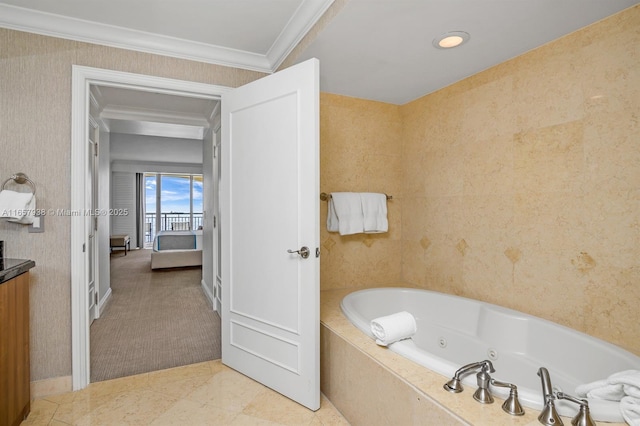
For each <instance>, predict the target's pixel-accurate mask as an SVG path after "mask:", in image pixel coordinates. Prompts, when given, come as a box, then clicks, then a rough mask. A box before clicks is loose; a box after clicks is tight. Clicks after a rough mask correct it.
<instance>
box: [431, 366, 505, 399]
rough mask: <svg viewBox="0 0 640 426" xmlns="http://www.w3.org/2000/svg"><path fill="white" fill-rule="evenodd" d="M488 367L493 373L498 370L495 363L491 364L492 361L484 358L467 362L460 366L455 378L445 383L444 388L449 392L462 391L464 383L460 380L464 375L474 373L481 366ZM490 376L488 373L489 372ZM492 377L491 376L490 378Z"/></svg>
mask: <svg viewBox="0 0 640 426" xmlns="http://www.w3.org/2000/svg"><path fill="white" fill-rule="evenodd" d="M483 367H486V368H487V369H488V370H489V371H490V372H491V373H494V372H495V371H496V370H495V369H494V368H493V364H491V361H489V360H488V359H487V360H484V361H480V362H473V363H471V364H467V365H464V366H462V367H460V368H459V369H458V370H457V371H456V372H455V374H454V375H453V378H452V379H451V380H449V381H448V382H447V383H445V384H444V386H443V387H444V389H445V390H446V391H448V392H451V393H460V392H462V390H463V389H464V388H463V387H462V383H460V380H461V379H462V376H465V375H467V374H469V373H472V372H474V371H476V370H478V369H479V368H483ZM478 374H479V373H478ZM487 376H488V374H487ZM489 379H490V378H489ZM478 384H479V380H478Z"/></svg>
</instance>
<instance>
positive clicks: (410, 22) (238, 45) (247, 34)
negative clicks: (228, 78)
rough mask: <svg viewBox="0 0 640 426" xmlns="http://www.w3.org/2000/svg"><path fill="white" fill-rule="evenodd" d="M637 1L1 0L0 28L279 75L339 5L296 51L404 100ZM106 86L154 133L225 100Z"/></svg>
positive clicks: (326, 75) (359, 91)
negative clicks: (451, 44)
mask: <svg viewBox="0 0 640 426" xmlns="http://www.w3.org/2000/svg"><path fill="white" fill-rule="evenodd" d="M639 3H640V0H335V2H334V0H180V1H174V2H170V1H167V0H135V1H131V0H56V1H51V0H0V27H5V28H12V29H17V30H21V31H29V32H34V33H39V34H45V35H52V36H56V37H62V38H68V39H73V40H79V41H86V42H91V43H97V44H103V45H109V46H116V47H121V48H127V49H133V50H137V51H144V52H150V53H155V54H160V55H168V56H174V57H179V58H186V59H191V60H197V61H202V62H207V63H216V64H222V65H228V66H233V67H238V68H244V69H249V70H257V71H261V72H266V73H271V72H274V71H275V70H276V69H278V67H279V66H280V65H281V64H282V62H283V61H284V59H286V58H287V56H288V55H289V53H290V52H291V51H292V50H293V49H294V47H295V46H296V45H297V44H298V43H299V42H300V40H301V39H302V38H303V37H304V36H305V35H306V34H307V33H308V32H309V30H310V29H311V28H312V27H313V26H314V25H315V24H316V23H317V22H318V20H319V19H320V18H321V17H322V15H323V14H324V13H325V11H327V9H328V8H329V7H331V6H332V4H333V8H334V10H333V11H332V15H335V16H333V17H332V18H331V20H330V21H328V23H326V25H324V24H323V25H324V26H323V28H321V29H320V31H318V32H317V34H315V33H314V34H315V36H314V38H313V39H312V40H311V42H310V43H308V45H307V46H306V47H305V48H304V49H302V51H301V52H300V53H299V54H298V56H297V57H296V58H295V61H296V62H301V61H303V60H305V59H308V58H311V57H316V58H318V59H319V60H320V89H321V91H324V92H330V93H337V94H342V95H346V96H352V97H358V98H363V99H371V100H377V101H382V102H388V103H393V104H399V105H402V104H404V103H407V102H409V101H411V100H414V99H416V98H419V97H421V96H424V95H426V94H428V93H431V92H434V91H436V90H438V89H440V88H442V87H445V86H448V85H450V84H452V83H455V82H456V81H459V80H461V79H464V78H466V77H468V76H470V75H473V74H475V73H477V72H479V71H482V70H484V69H487V68H489V67H491V66H493V65H496V64H498V63H501V62H504V61H505V60H508V59H510V58H513V57H515V56H518V55H520V54H522V53H524V52H526V51H529V50H531V49H534V48H536V47H538V46H541V45H543V44H545V43H548V42H549V41H551V40H554V39H557V38H559V37H562V36H564V35H566V34H569V33H571V32H573V31H575V30H577V29H579V28H582V27H584V26H587V25H589V24H591V23H594V22H596V21H598V20H600V19H603V18H605V17H607V16H610V15H612V14H614V13H616V12H618V11H621V10H623V9H626V8H628V7H631V6H633V5H636V4H639ZM454 30H459V31H465V32H467V33H469V34H470V40H469V41H468V42H467V43H466V44H464V45H462V46H460V47H458V48H455V49H450V50H441V49H436V48H434V47H433V45H432V40H433V38H434V37H436V36H438V35H440V34H442V33H445V32H448V31H454ZM108 92H111V93H103V96H104V99H103V101H104V102H105V103H101V106H102V107H103V110H104V111H103V113H104V114H105V115H104V116H105V117H107V118H108V119H109V120H111V125H112V126H114V128H115V129H120V130H121V131H123V132H133V133H135V132H140V133H144V132H153V131H155V130H158V129H159V126H158V125H157V124H158V123H159V121H158V120H160V118H159V117H163V116H164V117H165V120H164V121H162V123H165V124H167V123H171V124H174V125H176V124H177V125H181V126H187V127H183V128H182V129H181V132H180V135H182V136H181V137H191V136H185V135H195V136H197V134H195V133H192V131H195V132H197V131H198V130H197V129H192V128H189V126H191V127H198V126H200V127H201V129H200V130H202V126H204V125H203V124H202V123H199V122H198V123H194V121H193V120H196V121H197V120H198V119H201V118H202V117H203V116H206V115H207V114H210V113H212V111H213V109H214V103H215V102H214V101H210V102H213V103H207V102H204V103H202V104H199V103H198V102H199V101H200V100H193V99H192V100H190V101H185V100H184V99H182V100H180V99H177V98H178V97H173V98H165V99H158V96H168V95H158V94H143V95H140V94H138V95H135V96H127V94H126V93H124V92H118V91H117V90H115V89H109V91H108ZM158 105H165V106H167V107H166V108H165V110H161V109H160V110H159V109H158V107H157V106H158ZM116 106H117V107H116ZM194 108H195V109H196V110H197V111H196V112H194V111H193V109H194ZM117 110H119V112H118V111H117ZM152 110H153V111H152ZM123 111H124V112H129V113H132V114H133V113H134V112H137V113H138V115H135V116H136V117H137V118H136V119H135V120H134V121H136V122H137V123H126V122H124V121H125V120H129V121H131V120H130V118H127V117H125V115H124V113H123ZM109 114H111V115H109ZM194 114H195V115H196V116H198V117H199V118H194ZM169 116H172V117H174V118H173V119H170V118H167V117H169ZM153 117H155V118H153ZM176 117H179V119H176ZM154 120H155V121H154ZM176 121H177V122H176ZM154 123H156V125H155V130H154ZM143 129H146V130H143Z"/></svg>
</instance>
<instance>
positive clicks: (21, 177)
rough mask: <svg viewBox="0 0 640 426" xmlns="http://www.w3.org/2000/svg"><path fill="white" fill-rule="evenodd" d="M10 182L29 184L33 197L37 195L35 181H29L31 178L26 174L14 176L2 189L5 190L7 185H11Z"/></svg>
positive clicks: (19, 173) (5, 182)
mask: <svg viewBox="0 0 640 426" xmlns="http://www.w3.org/2000/svg"><path fill="white" fill-rule="evenodd" d="M10 180H12V181H14V182H15V183H17V184H19V185H23V184H25V183H26V184H29V186H31V192H32V193H33V195H35V194H36V184H35V183H33V181H32V180H31V179H29V177H28V176H27V175H25V174H24V173H22V172H18V173H16V174H14V175H12V176H11V177H10V178H9V179H7V180H5V181H4V183H3V184H2V189H4V187H5V186H6V185H7V183H9V181H10Z"/></svg>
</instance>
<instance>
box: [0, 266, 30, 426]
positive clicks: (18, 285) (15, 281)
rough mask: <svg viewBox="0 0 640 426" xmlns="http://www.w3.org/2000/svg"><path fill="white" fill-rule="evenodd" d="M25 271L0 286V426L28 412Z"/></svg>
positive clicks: (9, 424)
mask: <svg viewBox="0 0 640 426" xmlns="http://www.w3.org/2000/svg"><path fill="white" fill-rule="evenodd" d="M29 368H30V367H29V272H25V273H23V274H20V275H18V276H17V277H15V278H12V279H10V280H8V281H6V282H4V283H1V284H0V426H5V425H7V426H13V425H19V424H20V423H21V422H22V421H23V420H24V419H25V418H26V416H27V415H28V414H29V410H30V399H31V392H30V371H29Z"/></svg>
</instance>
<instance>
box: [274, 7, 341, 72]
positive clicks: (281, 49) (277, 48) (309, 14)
mask: <svg viewBox="0 0 640 426" xmlns="http://www.w3.org/2000/svg"><path fill="white" fill-rule="evenodd" d="M333 2H334V0H321V1H319V0H315V1H314V0H304V1H303V2H302V3H301V4H300V6H299V7H298V9H297V10H296V12H295V13H294V14H293V16H292V17H291V19H290V20H289V22H287V25H285V27H284V28H283V30H282V32H281V33H280V35H279V36H278V38H277V39H276V41H274V42H273V44H272V45H271V48H269V51H268V52H267V54H266V57H267V60H268V62H269V64H270V66H271V72H275V71H276V70H277V69H278V67H279V66H280V64H282V63H283V62H284V60H285V59H287V56H289V54H290V53H291V51H292V50H293V49H294V48H295V47H296V46H297V45H298V43H300V41H301V40H302V39H303V38H304V36H305V35H307V33H308V32H309V30H311V28H313V26H314V25H315V24H316V22H318V20H319V19H320V18H321V17H322V15H324V13H325V12H326V11H327V9H329V6H331V5H332V4H333Z"/></svg>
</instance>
